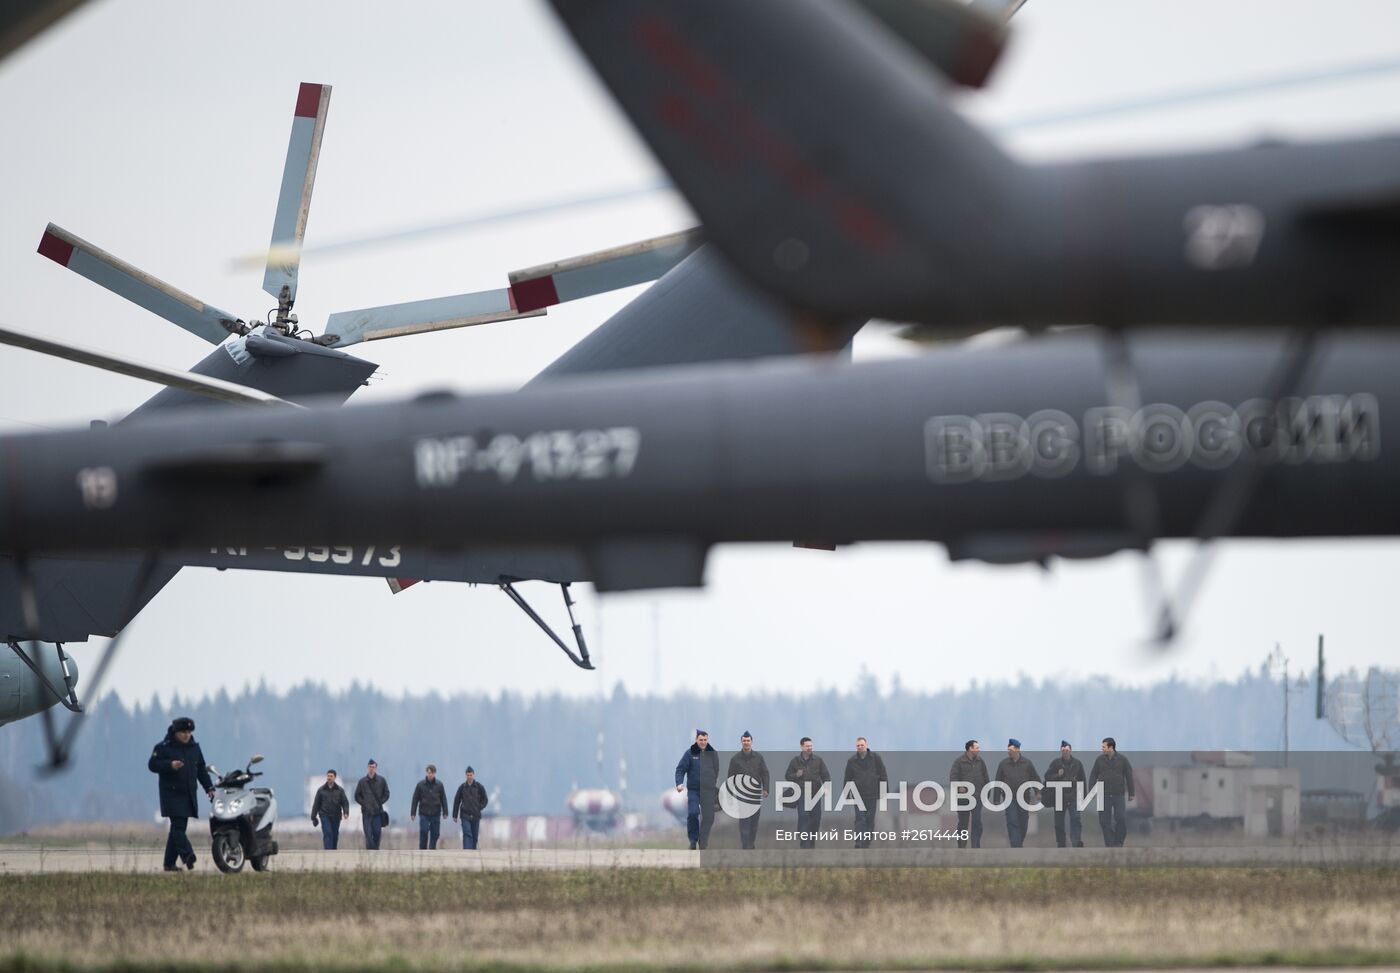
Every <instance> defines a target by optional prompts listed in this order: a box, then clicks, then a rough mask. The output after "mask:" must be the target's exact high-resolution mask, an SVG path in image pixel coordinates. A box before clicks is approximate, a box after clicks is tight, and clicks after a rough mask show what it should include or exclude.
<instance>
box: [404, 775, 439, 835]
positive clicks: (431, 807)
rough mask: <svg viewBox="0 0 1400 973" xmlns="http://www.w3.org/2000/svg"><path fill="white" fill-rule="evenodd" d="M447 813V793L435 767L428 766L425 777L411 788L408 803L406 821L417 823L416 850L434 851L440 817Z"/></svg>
mask: <svg viewBox="0 0 1400 973" xmlns="http://www.w3.org/2000/svg"><path fill="white" fill-rule="evenodd" d="M446 811H447V791H446V790H445V789H444V788H443V786H442V781H440V780H438V779H437V767H436V766H434V765H433V764H428V766H427V769H426V770H425V776H424V777H423V779H422V780H420V781H419V782H418V783H417V784H416V785H414V788H413V797H412V799H410V800H409V802H408V819H409V820H410V821H412V820H413V819H414V818H418V817H419V815H421V816H422V817H421V818H419V821H418V850H419V851H424V850H431V851H436V850H437V845H438V834H439V833H440V831H441V828H442V816H443V814H444V813H445V812H446Z"/></svg>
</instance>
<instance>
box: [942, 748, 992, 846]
mask: <svg viewBox="0 0 1400 973" xmlns="http://www.w3.org/2000/svg"><path fill="white" fill-rule="evenodd" d="M948 777H949V779H950V780H951V782H952V783H954V784H957V783H965V784H971V785H972V806H971V807H970V808H969V809H968V810H965V811H958V847H959V848H966V847H967V843H968V839H967V838H964V837H962V835H963V833H964V832H966V833H967V834H968V835H969V836H970V837H971V839H972V847H974V848H981V847H982V788H984V787H986V786H987V783H988V781H989V778H988V776H987V764H986V763H985V762H984V761H983V760H982V745H981V744H980V743H978V742H977V741H976V740H968V741H967V742H966V743H964V744H963V752H962V756H960V757H958V759H956V760H954V761H953V769H952V771H951V772H950V773H949V774H948Z"/></svg>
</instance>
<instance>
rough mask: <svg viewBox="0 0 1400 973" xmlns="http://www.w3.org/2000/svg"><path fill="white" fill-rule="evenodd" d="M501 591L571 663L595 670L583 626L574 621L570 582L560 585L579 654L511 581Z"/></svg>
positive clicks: (503, 585) (504, 583)
mask: <svg viewBox="0 0 1400 973" xmlns="http://www.w3.org/2000/svg"><path fill="white" fill-rule="evenodd" d="M501 590H502V591H504V592H505V593H506V594H507V595H509V596H510V600H511V601H513V602H515V603H516V604H517V605H519V606H520V610H521V611H523V612H524V613H525V614H526V615H528V616H530V620H531V621H533V622H534V623H535V624H536V625H538V626H539V627H540V630H541V631H543V632H544V634H546V635H548V636H549V637H550V639H551V640H552V641H553V642H554V644H555V645H557V646H559V648H560V649H562V650H563V651H564V654H565V655H567V656H568V657H569V661H570V662H572V663H573V664H574V665H576V666H578V667H579V668H580V669H592V668H594V666H593V663H592V662H590V661H589V659H588V643H587V642H585V641H584V639H583V626H581V625H580V624H579V623H578V622H577V621H576V620H575V619H574V600H573V599H572V598H570V597H569V584H568V582H564V583H562V584H560V585H559V590H560V591H561V592H563V594H564V609H565V610H566V611H567V612H568V613H569V624H570V625H571V626H572V627H573V630H574V644H575V645H577V646H578V651H577V652H575V651H574V650H573V649H571V648H569V647H568V646H567V645H565V644H564V640H563V639H561V638H560V637H559V636H558V634H556V633H555V631H554V629H552V628H550V627H549V623H548V622H546V621H545V620H544V619H543V618H541V617H540V616H539V613H538V612H536V611H535V610H534V609H533V608H531V607H530V603H529V602H528V601H526V600H525V598H524V596H523V595H521V594H520V592H518V591H516V590H515V585H513V584H511V582H509V581H502V582H501Z"/></svg>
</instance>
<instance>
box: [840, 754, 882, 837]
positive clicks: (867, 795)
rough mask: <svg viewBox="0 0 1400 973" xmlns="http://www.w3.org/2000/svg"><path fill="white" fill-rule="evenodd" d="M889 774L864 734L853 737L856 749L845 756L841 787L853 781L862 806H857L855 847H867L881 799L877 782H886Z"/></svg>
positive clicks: (843, 791) (843, 787)
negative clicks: (843, 777) (844, 773)
mask: <svg viewBox="0 0 1400 973" xmlns="http://www.w3.org/2000/svg"><path fill="white" fill-rule="evenodd" d="M889 779H890V775H889V774H887V773H885V761H884V760H882V759H880V755H879V754H878V753H876V752H875V751H874V750H871V749H870V744H869V743H868V742H867V741H866V739H865V737H856V752H855V753H854V754H852V755H851V756H850V758H848V759H847V760H846V777H845V780H844V781H843V782H842V784H841V791H842V793H845V790H846V788H847V787H848V786H850V784H851V783H852V782H854V783H855V785H856V793H857V794H859V795H860V802H861V803H862V804H864V805H865V808H864V810H862V809H861V808H856V828H855V830H856V847H857V848H869V847H870V841H871V838H870V835H871V832H873V831H874V830H875V811H876V809H877V808H878V806H879V803H880V785H881V784H884V783H886V782H888V781H889Z"/></svg>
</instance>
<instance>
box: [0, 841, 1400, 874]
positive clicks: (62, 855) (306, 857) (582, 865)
mask: <svg viewBox="0 0 1400 973" xmlns="http://www.w3.org/2000/svg"><path fill="white" fill-rule="evenodd" d="M196 851H197V852H198V853H199V861H198V863H197V865H196V871H199V872H212V871H213V870H214V866H213V863H212V862H211V860H210V858H209V856H208V854H207V853H205V851H204V850H202V849H199V848H196ZM802 866H826V867H885V868H890V867H928V868H949V867H962V868H968V867H971V868H978V867H982V868H988V867H990V868H1007V867H1018V866H1032V867H1042V868H1043V867H1085V866H1088V867H1124V868H1132V867H1151V868H1160V867H1173V866H1176V867H1223V866H1237V867H1269V868H1279V867H1303V868H1313V867H1324V866H1390V867H1400V844H1364V845H1332V844H1320V843H1319V844H1306V845H1292V846H1273V847H1257V848H1221V847H1211V848H1163V847H1147V846H1144V847H1140V848H1133V847H1126V848H1073V849H1069V848H1067V849H1059V848H983V849H977V850H964V851H960V850H958V849H956V848H927V847H911V848H872V849H868V850H864V851H859V850H856V849H851V848H839V849H836V848H833V849H825V848H819V849H816V850H813V851H802V850H798V849H788V850H760V851H754V852H744V851H739V850H736V849H713V850H710V851H706V852H693V851H686V850H683V849H664V848H615V847H601V846H599V847H588V846H573V847H539V848H530V847H512V848H495V849H491V848H488V849H484V850H480V851H463V850H462V849H460V848H452V847H445V848H441V849H439V850H437V851H418V850H417V849H413V850H407V849H393V850H383V851H365V850H363V849H359V848H343V849H341V850H339V851H320V850H305V849H289V850H286V851H283V852H282V853H281V854H279V855H278V856H276V857H275V858H274V859H273V862H272V869H273V870H274V871H278V872H341V871H367V872H426V871H462V872H471V871H516V870H535V869H553V870H561V869H606V870H615V869H625V868H670V869H681V868H703V867H718V868H744V867H782V868H793V867H802ZM160 867H161V853H160V852H159V851H158V850H155V849H152V848H151V847H150V846H126V847H122V846H117V845H113V846H107V847H93V846H86V847H44V846H42V845H34V844H24V845H4V844H0V875H6V874H8V875H29V874H41V873H64V872H67V873H73V872H127V873H133V872H159V871H160Z"/></svg>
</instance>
